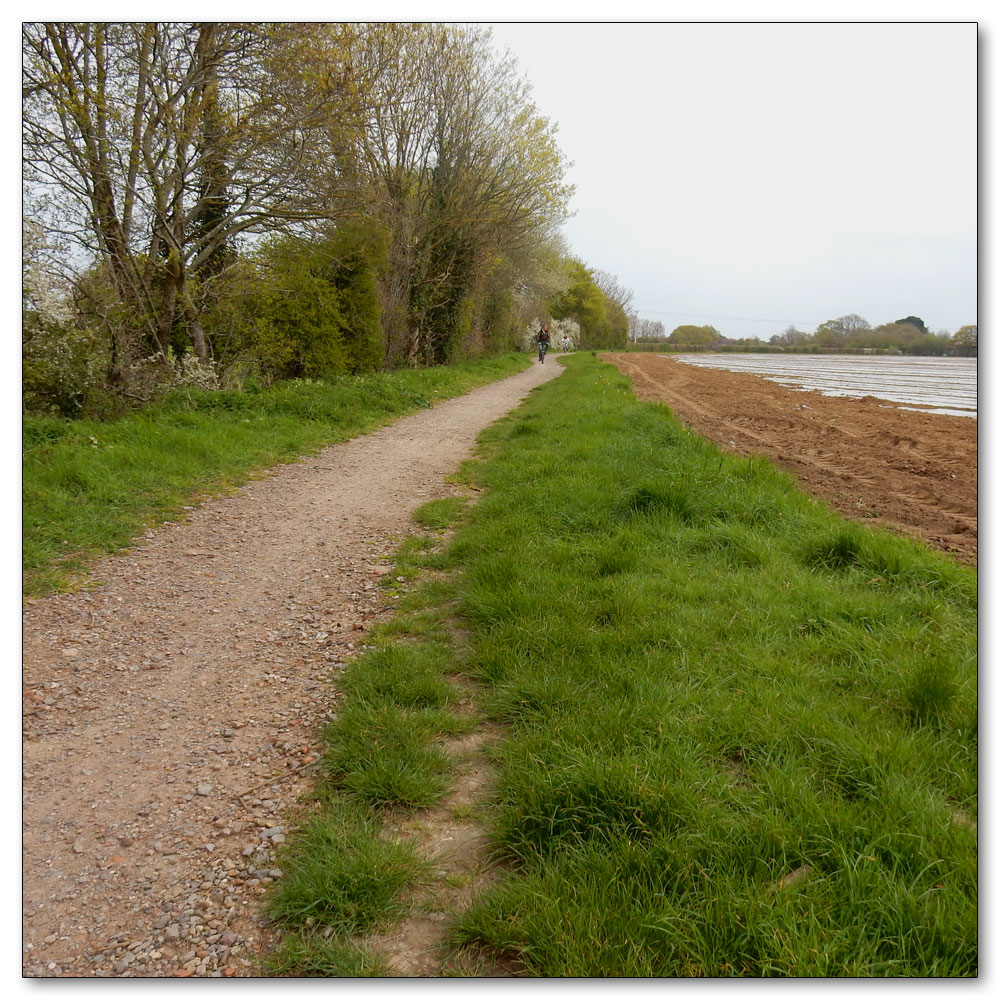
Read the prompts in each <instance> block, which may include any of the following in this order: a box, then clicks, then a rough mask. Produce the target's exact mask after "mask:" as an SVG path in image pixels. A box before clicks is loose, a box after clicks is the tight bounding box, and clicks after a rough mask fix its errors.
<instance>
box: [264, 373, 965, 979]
mask: <svg viewBox="0 0 1000 1000" xmlns="http://www.w3.org/2000/svg"><path fill="white" fill-rule="evenodd" d="M567 367H568V371H567V372H566V374H564V375H563V376H562V377H561V378H560V379H557V380H555V381H554V382H551V383H548V384H546V385H545V386H542V387H540V388H539V389H538V390H536V391H535V392H534V393H532V395H531V397H530V399H529V400H528V401H527V402H526V403H525V404H524V405H523V406H522V407H520V408H518V410H517V411H515V412H514V413H513V414H512V415H510V416H509V417H508V418H505V419H504V420H502V421H500V422H499V423H498V424H496V425H494V427H493V428H491V429H490V430H489V431H487V432H486V434H484V435H483V438H482V455H483V457H482V459H481V460H477V461H474V462H470V463H467V464H466V466H465V467H464V469H463V477H464V478H466V479H467V480H468V481H469V482H471V483H473V484H474V485H475V486H477V487H478V488H479V490H480V491H481V492H480V493H479V500H478V502H477V503H476V504H474V505H471V506H467V505H464V504H462V503H460V502H458V501H452V500H449V501H445V502H442V501H435V502H433V503H432V504H429V505H427V507H426V508H424V509H423V510H422V511H421V512H419V513H418V518H417V519H418V520H419V521H420V523H422V524H423V525H424V526H425V527H427V528H428V529H429V531H432V532H433V531H440V530H441V529H442V528H444V527H445V526H449V525H450V526H457V530H456V533H455V534H454V536H453V537H452V539H451V540H450V542H448V543H447V546H446V548H444V549H443V551H442V550H440V545H441V542H440V538H439V537H438V538H437V539H435V538H434V537H431V536H430V535H425V536H423V537H422V538H416V539H412V540H410V541H408V542H407V543H406V544H405V545H404V546H403V547H402V548H401V550H400V553H399V561H398V562H397V566H396V568H395V571H394V573H393V574H392V575H390V576H387V577H386V580H387V581H389V580H394V579H395V575H396V573H405V575H406V576H407V578H408V579H419V578H420V577H421V574H427V571H428V570H432V571H435V572H434V573H433V574H432V575H430V576H426V575H425V576H424V578H423V579H422V581H421V582H420V583H419V584H418V585H417V586H416V587H415V588H414V589H413V590H412V591H410V592H408V593H404V594H402V595H401V599H400V600H399V611H398V615H397V617H396V619H395V621H394V622H392V623H390V624H388V625H386V626H383V627H382V628H381V629H380V630H379V633H378V636H377V638H376V642H375V646H374V648H373V649H371V650H369V652H368V653H366V655H364V656H363V657H361V658H359V659H358V660H357V661H355V662H354V663H352V664H350V666H349V668H348V671H347V672H346V674H345V678H344V689H345V695H346V697H345V700H344V702H343V707H342V710H341V711H340V714H339V716H338V718H337V719H336V721H335V722H334V723H332V724H331V725H330V727H329V728H328V730H327V734H326V735H327V740H328V748H327V752H326V756H325V779H324V784H323V785H322V787H321V789H320V795H319V798H320V806H321V807H322V812H321V815H323V816H324V817H325V819H324V820H323V822H324V823H326V824H327V825H328V828H331V827H332V828H333V829H337V828H339V827H341V826H345V825H346V826H348V827H350V828H351V829H355V828H356V827H355V826H352V824H356V823H357V822H358V820H357V817H358V816H361V817H363V820H364V824H365V826H364V835H363V837H361V838H360V839H359V840H358V841H357V842H355V841H351V842H350V843H348V842H341V843H340V844H339V845H338V847H337V849H336V850H337V852H339V853H341V854H343V853H345V852H348V851H357V852H358V855H359V858H358V859H357V860H356V861H350V860H348V859H347V858H344V857H340V858H339V859H338V860H337V861H336V862H333V861H331V862H330V864H331V866H332V868H333V870H334V872H339V871H342V870H343V868H344V867H345V866H346V867H348V868H350V867H351V866H353V865H355V864H357V865H358V866H359V871H360V874H359V875H358V876H357V880H358V882H357V884H358V887H359V888H360V889H362V890H364V891H370V892H371V894H372V895H373V896H375V895H376V894H378V897H379V900H380V902H379V907H378V908H377V915H376V912H375V911H373V913H372V914H371V915H370V916H368V917H366V921H367V922H366V923H364V922H362V923H354V924H352V923H350V922H349V920H351V919H355V918H354V917H349V918H342V917H339V916H338V915H337V914H339V913H341V912H342V911H343V910H344V905H343V893H342V890H341V888H340V883H339V882H338V881H337V877H335V878H334V879H333V885H332V886H328V881H327V880H328V875H327V872H326V870H325V864H326V862H324V861H323V860H322V859H323V858H324V857H325V855H324V854H323V853H322V852H323V851H324V850H327V847H326V846H324V845H325V844H326V843H327V842H326V841H324V842H323V844H321V845H320V847H319V848H317V847H316V846H314V839H315V836H314V834H312V833H311V828H308V827H307V829H306V832H305V834H304V835H303V836H300V837H297V838H292V841H291V843H290V844H289V845H288V850H289V853H290V855H293V856H298V854H299V853H301V854H302V856H303V860H302V862H301V866H300V867H301V870H302V871H303V872H312V874H311V875H310V876H309V877H308V878H306V879H305V880H304V881H305V883H306V884H307V885H308V886H310V887H309V888H306V889H300V890H298V891H297V892H295V893H293V898H299V899H301V900H303V901H300V902H298V903H295V904H294V905H292V906H291V907H287V908H286V909H285V910H280V909H279V910H275V911H272V912H274V913H275V915H276V916H277V917H278V919H279V922H280V923H282V926H283V927H284V928H285V937H284V939H283V944H282V945H281V947H280V948H279V950H278V952H277V953H276V955H275V956H274V958H273V963H272V968H273V969H274V970H275V971H277V972H278V973H279V974H302V975H378V974H379V970H380V969H381V967H380V966H379V964H378V957H377V956H373V955H371V954H369V953H367V952H366V951H365V950H364V949H363V948H361V946H360V945H358V943H357V940H356V938H355V937H353V936H352V935H354V934H357V933H358V931H357V928H359V927H361V926H375V925H377V926H382V925H383V924H384V922H385V921H388V920H391V919H394V917H395V916H397V915H398V914H399V913H401V912H402V910H403V908H405V906H406V900H407V898H408V893H409V891H410V888H411V887H412V886H413V885H414V884H415V880H419V879H427V878H430V877H431V876H430V875H428V874H427V873H426V871H425V870H420V869H419V866H418V865H417V864H416V862H415V861H414V859H412V858H409V857H406V856H405V852H404V853H403V854H401V855H399V856H398V857H392V858H389V857H387V856H386V854H385V852H386V844H394V845H395V846H394V847H393V850H395V849H398V848H399V845H398V844H395V841H394V840H393V836H392V831H393V830H394V829H396V828H398V826H399V825H400V824H401V823H402V824H403V825H405V823H406V822H408V819H407V818H409V819H411V820H412V819H414V818H419V815H420V810H421V809H422V808H424V807H425V806H426V805H428V804H431V803H433V802H435V801H439V799H440V796H441V795H442V793H443V790H444V789H445V788H446V787H447V785H448V782H449V780H450V776H449V775H450V772H449V762H448V760H447V758H446V756H445V755H444V754H442V753H441V743H442V740H443V739H444V738H445V737H446V736H447V735H448V734H449V733H452V732H457V731H461V730H462V728H463V727H468V726H470V725H474V724H475V717H474V716H473V717H470V716H469V715H467V714H466V715H463V716H456V715H455V714H453V709H454V707H455V706H454V701H455V689H454V686H453V685H452V684H451V683H450V681H451V680H453V679H454V678H455V677H458V676H461V675H465V676H466V677H471V678H474V679H475V680H476V681H477V682H478V686H477V689H476V691H477V694H476V697H477V702H478V707H479V711H480V712H481V713H482V715H483V716H485V717H487V718H489V719H490V720H492V721H494V722H495V723H499V724H500V725H501V727H502V728H503V730H504V731H505V732H506V733H507V734H508V735H507V737H506V738H505V739H503V740H502V741H500V742H499V743H497V744H493V745H492V747H491V748H488V750H487V752H488V753H489V754H490V755H491V758H492V762H493V765H494V767H495V769H496V773H497V779H496V783H495V790H494V793H493V795H492V797H491V798H490V799H489V800H488V801H486V802H483V803H480V804H478V805H477V806H476V807H475V809H474V812H475V814H476V815H477V817H481V818H482V819H483V821H484V822H485V823H486V824H487V827H488V832H489V837H490V845H491V851H492V853H493V855H494V857H495V859H496V860H497V861H498V862H500V863H501V865H502V868H501V870H502V871H503V873H504V874H503V875H502V876H501V877H500V878H499V879H498V880H497V881H496V882H494V883H493V884H492V886H491V888H490V889H488V890H487V891H485V892H483V893H482V894H480V895H479V896H477V897H476V898H475V899H474V900H473V902H472V904H471V905H470V906H469V907H468V908H467V909H466V910H465V911H464V912H463V913H461V914H460V915H458V917H457V919H456V920H455V921H454V923H453V925H452V927H451V931H450V935H451V937H450V944H451V945H452V946H453V947H454V948H455V949H456V952H455V955H454V956H453V960H452V962H451V964H450V965H449V967H448V972H449V974H454V975H467V974H468V975H475V974H477V973H476V972H475V971H474V970H477V969H482V968H489V967H491V962H492V963H494V965H497V964H498V965H499V967H501V968H520V969H523V970H524V972H525V974H527V975H530V976H538V977H555V976H560V977H602V978H607V977H761V976H767V977H779V976H780V977H789V976H794V977H806V978H817V977H857V978H868V977H970V976H975V975H977V969H978V952H977V947H978V909H977V907H978V896H977V893H978V870H977V833H976V828H975V818H976V815H977V795H978V776H977V757H978V746H977V740H978V717H977V707H976V695H977V690H976V683H977V677H976V652H977V651H976V610H977V596H978V595H977V579H976V574H975V572H974V571H973V570H971V569H969V568H967V567H963V566H960V565H958V564H957V563H955V562H953V561H952V560H950V559H949V558H947V557H945V556H942V555H940V554H937V553H935V552H932V551H930V550H929V549H927V548H925V547H923V546H921V545H919V544H917V543H915V542H913V541H911V540H909V539H904V538H899V537H895V536H892V535H889V534H886V533H884V532H881V531H879V530H878V529H875V528H871V527H869V526H866V525H856V524H853V523H848V522H846V521H844V520H842V519H841V518H839V517H838V516H837V515H835V514H833V513H832V512H831V511H830V510H828V509H827V508H826V507H825V506H824V505H822V504H820V503H817V502H815V501H813V500H811V499H810V498H808V497H807V496H805V495H804V494H802V493H801V492H799V491H798V490H797V489H796V487H795V485H794V483H793V482H792V480H791V479H790V478H789V477H788V476H786V475H785V474H783V473H782V472H781V471H779V470H778V469H776V468H775V467H774V466H773V465H772V464H770V463H769V462H768V461H766V460H763V459H760V458H753V459H742V458H738V457H734V456H727V455H724V454H723V453H721V452H719V451H718V449H716V448H715V447H714V446H712V445H711V444H709V443H707V442H705V441H704V440H702V439H700V438H698V437H697V436H695V435H693V434H691V433H690V432H688V431H687V430H685V429H684V428H683V427H682V426H681V425H680V424H679V423H678V422H677V421H676V420H675V419H674V418H673V416H672V415H671V413H670V412H669V411H668V410H667V409H666V408H665V407H662V406H656V405H650V404H643V403H639V402H637V401H636V400H635V398H634V397H633V396H632V394H631V391H630V390H629V387H628V383H627V382H626V380H625V379H624V378H622V377H621V376H620V375H619V374H618V373H617V372H615V371H614V370H613V369H611V368H609V367H607V366H604V365H602V364H600V363H599V362H598V361H596V359H594V358H593V357H590V356H588V355H585V354H577V355H574V356H573V357H572V358H570V359H569V360H568V363H567ZM443 570H447V571H450V572H449V573H448V575H447V576H442V574H441V571H443ZM386 585H387V586H392V585H393V584H391V583H388V582H387V584H386ZM456 624H458V625H459V626H460V628H459V629H456V628H455V625H456ZM449 634H450V635H451V636H452V637H453V638H451V639H449ZM454 636H460V640H461V641H460V642H459V641H456V640H455V638H454ZM466 697H467V694H466ZM309 858H312V860H308V859H309ZM372 859H380V860H378V861H377V863H375V862H373V860H372ZM283 866H285V867H288V868H291V867H292V866H290V865H289V864H288V862H287V861H286V862H283ZM372 868H377V870H378V872H379V873H380V877H381V878H382V879H384V880H385V883H386V884H385V885H384V886H383V885H382V884H381V883H380V884H379V888H378V889H377V890H376V889H375V888H374V887H372V888H371V889H365V886H367V885H368V884H369V883H368V882H367V881H366V880H367V879H368V878H369V877H370V872H369V870H370V869H372ZM389 882H392V885H391V886H389V884H388V883H389ZM291 888H292V887H291V885H290V884H286V885H284V886H282V887H281V891H291ZM383 889H384V890H385V891H384V892H383ZM327 897H329V900H330V901H329V902H326V901H325V900H326V899H327ZM347 912H348V913H349V914H350V913H351V912H353V911H351V909H350V906H348V907H347ZM303 913H310V914H319V916H317V918H316V920H315V921H314V922H313V924H311V925H309V926H304V925H303V923H302V914H303ZM282 914H284V915H282ZM324 922H326V923H324ZM320 931H322V933H319V932H320ZM463 970H464V971H463ZM382 971H385V970H382Z"/></svg>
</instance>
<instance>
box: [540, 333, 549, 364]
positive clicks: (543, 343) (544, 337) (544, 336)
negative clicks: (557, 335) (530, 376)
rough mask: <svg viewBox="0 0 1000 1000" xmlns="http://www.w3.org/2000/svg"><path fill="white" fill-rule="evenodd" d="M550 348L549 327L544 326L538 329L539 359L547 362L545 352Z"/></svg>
mask: <svg viewBox="0 0 1000 1000" xmlns="http://www.w3.org/2000/svg"><path fill="white" fill-rule="evenodd" d="M548 349H549V328H548V327H547V326H543V327H542V328H541V330H539V331H538V360H539V361H540V362H541V363H542V364H543V365H544V364H545V352H546V351H548Z"/></svg>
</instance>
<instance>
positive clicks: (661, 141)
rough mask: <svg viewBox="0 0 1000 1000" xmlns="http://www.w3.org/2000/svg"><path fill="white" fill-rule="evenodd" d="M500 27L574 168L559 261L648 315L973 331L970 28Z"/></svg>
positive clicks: (735, 323)
mask: <svg viewBox="0 0 1000 1000" xmlns="http://www.w3.org/2000/svg"><path fill="white" fill-rule="evenodd" d="M492 27H493V34H494V39H495V41H496V43H497V47H498V48H504V47H506V48H509V49H510V51H511V52H512V54H513V55H515V56H516V57H517V59H518V62H519V64H520V67H521V71H522V74H523V75H524V76H526V77H527V78H528V79H529V80H530V81H531V82H532V84H533V88H534V92H533V96H534V100H535V103H536V105H537V107H538V110H539V111H540V113H541V114H543V115H544V116H545V117H546V118H548V119H550V120H551V121H553V122H556V123H557V124H558V126H559V135H558V138H559V144H560V146H561V148H562V149H563V151H564V152H565V154H566V156H567V158H568V159H570V160H572V161H573V163H574V165H573V167H572V168H571V170H570V174H569V176H570V180H571V181H572V182H573V183H574V184H575V185H576V189H577V190H576V194H575V196H574V199H573V203H572V209H573V211H574V212H575V216H574V218H572V219H571V220H570V221H569V222H568V223H567V225H566V227H565V232H566V235H567V237H568V240H569V243H570V246H571V249H572V250H573V252H575V253H576V254H577V255H579V256H580V257H581V258H582V259H583V260H584V261H585V262H586V263H587V264H588V265H590V266H592V267H597V268H601V269H603V270H607V271H611V272H613V273H615V274H617V275H618V277H619V278H620V279H621V281H622V282H623V284H625V285H626V286H627V287H629V288H631V289H632V290H633V291H634V293H635V300H634V301H635V306H636V308H637V311H638V312H639V314H640V315H642V316H645V317H647V318H649V319H659V320H661V321H662V322H663V324H664V326H665V327H666V328H667V330H668V331H669V330H671V329H673V327H674V326H676V325H678V324H680V323H687V322H694V323H699V324H700V323H711V324H712V325H713V326H715V327H717V328H718V329H719V330H721V331H722V332H723V333H725V334H727V335H729V336H755V335H759V336H762V337H764V338H765V339H766V338H767V337H769V336H770V335H771V334H772V333H775V332H778V331H780V330H781V329H783V328H784V327H785V326H787V325H788V324H789V323H795V324H796V325H798V326H799V327H800V328H801V329H805V330H812V329H814V328H815V326H816V325H817V324H819V323H821V322H822V321H824V320H826V319H831V318H833V317H836V316H841V315H844V314H845V313H859V314H860V315H862V316H864V317H865V318H866V319H868V320H869V322H871V323H872V324H873V325H874V324H877V323H882V322H890V321H892V320H894V319H898V318H900V317H902V316H907V315H911V314H913V315H917V316H920V317H921V318H923V319H924V321H925V322H926V323H927V325H928V327H929V328H930V329H932V330H939V329H948V330H950V331H952V332H954V331H955V330H957V329H958V327H960V326H962V325H963V324H965V323H974V322H976V233H977V200H976V178H977V127H976V114H977V78H976V73H977V65H976V61H977V27H976V25H975V24H973V23H966V24H954V23H952V24H942V23H938V24H903V23H890V24H885V23H883V24H864V23H851V24H832V23H826V24H805V23H798V24H793V23H784V24H781V23H778V24H775V23H746V24H734V23H723V24H720V23H714V24H709V23H701V24H693V23H669V24H650V23H646V24H635V23H632V24H622V23H619V24H587V23H577V24H564V23H554V24H526V23H499V24H494V25H493V26H492Z"/></svg>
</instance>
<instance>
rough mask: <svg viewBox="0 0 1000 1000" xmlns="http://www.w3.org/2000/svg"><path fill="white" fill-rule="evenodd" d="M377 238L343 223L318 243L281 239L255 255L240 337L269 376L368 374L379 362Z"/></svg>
mask: <svg viewBox="0 0 1000 1000" xmlns="http://www.w3.org/2000/svg"><path fill="white" fill-rule="evenodd" d="M383 258H384V236H382V235H380V234H379V233H378V232H377V231H366V230H364V229H363V228H361V227H359V226H344V227H341V228H338V229H336V230H334V231H333V232H332V233H330V234H329V235H328V236H326V237H325V238H323V239H318V240H312V241H309V242H300V241H296V240H291V239H284V240H279V241H276V242H275V243H272V244H271V245H270V246H269V247H268V248H267V249H266V250H263V251H261V253H260V254H259V255H258V261H257V269H258V273H259V282H258V283H257V284H255V286H254V287H253V288H252V289H249V290H248V291H247V295H246V299H245V309H246V311H247V316H248V319H249V327H248V330H247V332H246V334H245V336H246V337H247V339H248V346H249V348H250V350H251V352H252V354H253V356H254V357H255V358H256V359H257V360H258V361H259V363H260V364H261V365H262V366H263V369H264V370H265V372H267V373H268V374H269V375H270V376H271V377H272V378H298V377H307V378H317V377H320V378H322V377H329V376H331V375H337V374H341V373H345V372H351V373H356V372H361V371H371V370H373V369H375V368H377V367H378V366H379V365H380V364H381V362H382V348H381V313H380V307H379V300H378V295H377V292H376V284H375V282H376V272H377V269H378V267H379V266H380V261H381V260H382V259H383Z"/></svg>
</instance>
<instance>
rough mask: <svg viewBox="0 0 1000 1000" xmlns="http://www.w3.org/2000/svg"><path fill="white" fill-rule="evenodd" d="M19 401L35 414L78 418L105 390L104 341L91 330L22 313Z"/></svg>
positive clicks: (105, 357) (106, 359)
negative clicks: (52, 414)
mask: <svg viewBox="0 0 1000 1000" xmlns="http://www.w3.org/2000/svg"><path fill="white" fill-rule="evenodd" d="M21 363H22V369H21V379H22V392H23V396H22V404H23V407H24V409H25V410H27V411H29V412H35V413H54V414H59V415H61V416H64V417H76V416H80V414H82V413H84V412H85V410H86V409H87V408H88V405H93V404H94V403H95V402H97V401H98V400H99V398H100V397H101V395H102V393H103V383H104V374H105V372H106V371H107V366H108V349H107V343H106V341H105V339H104V338H103V337H101V336H100V335H99V334H97V333H95V332H94V331H93V330H90V329H79V328H76V327H73V326H69V325H58V324H55V323H44V322H42V321H41V320H39V319H38V318H37V317H35V316H31V315H28V316H25V317H24V320H23V330H22V341H21Z"/></svg>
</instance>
